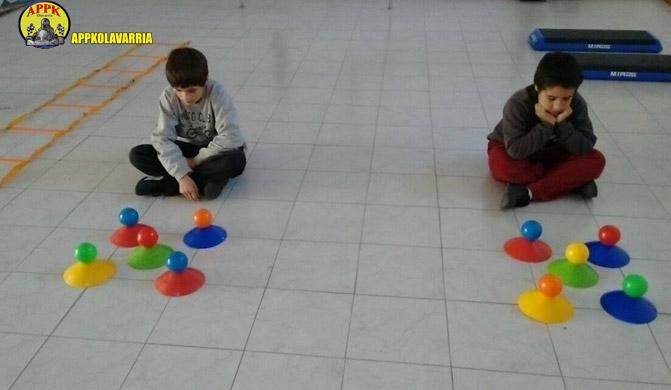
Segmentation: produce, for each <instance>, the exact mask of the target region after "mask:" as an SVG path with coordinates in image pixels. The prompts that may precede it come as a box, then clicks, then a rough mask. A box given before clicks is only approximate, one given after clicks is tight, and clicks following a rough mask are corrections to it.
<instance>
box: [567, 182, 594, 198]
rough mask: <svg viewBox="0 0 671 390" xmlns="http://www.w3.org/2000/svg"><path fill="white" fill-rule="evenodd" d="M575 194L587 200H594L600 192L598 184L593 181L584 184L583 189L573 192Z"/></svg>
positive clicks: (579, 188)
mask: <svg viewBox="0 0 671 390" xmlns="http://www.w3.org/2000/svg"><path fill="white" fill-rule="evenodd" d="M573 193H574V194H576V195H579V196H581V197H583V198H585V199H592V198H596V196H597V195H598V194H599V191H598V189H597V188H596V183H595V182H594V180H592V181H590V182H589V183H587V184H584V185H583V186H582V187H578V188H576V189H575V190H573Z"/></svg>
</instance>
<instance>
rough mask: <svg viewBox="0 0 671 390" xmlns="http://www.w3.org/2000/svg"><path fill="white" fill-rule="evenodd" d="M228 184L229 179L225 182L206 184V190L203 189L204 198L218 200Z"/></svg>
mask: <svg viewBox="0 0 671 390" xmlns="http://www.w3.org/2000/svg"><path fill="white" fill-rule="evenodd" d="M226 183H228V179H224V181H208V182H207V183H206V184H205V188H203V196H204V197H205V198H207V199H216V198H217V197H218V196H219V195H220V194H221V191H222V190H223V189H224V187H225V186H226Z"/></svg>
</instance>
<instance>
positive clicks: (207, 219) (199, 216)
mask: <svg viewBox="0 0 671 390" xmlns="http://www.w3.org/2000/svg"><path fill="white" fill-rule="evenodd" d="M193 223H194V224H195V225H196V227H198V228H200V229H204V228H206V227H209V226H210V225H212V213H211V212H210V211H209V210H206V209H200V210H196V212H195V213H193Z"/></svg>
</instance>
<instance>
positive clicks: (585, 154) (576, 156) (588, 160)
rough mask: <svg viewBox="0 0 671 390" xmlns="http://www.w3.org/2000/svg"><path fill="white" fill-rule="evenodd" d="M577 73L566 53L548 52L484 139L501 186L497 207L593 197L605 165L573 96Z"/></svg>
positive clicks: (583, 106) (578, 81)
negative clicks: (574, 196) (570, 194)
mask: <svg viewBox="0 0 671 390" xmlns="http://www.w3.org/2000/svg"><path fill="white" fill-rule="evenodd" d="M581 83H582V69H581V68H580V65H579V64H578V63H577V61H576V60H575V58H574V57H573V56H571V55H569V54H566V53H548V54H546V55H545V56H544V57H543V58H542V59H541V61H540V63H539V64H538V68H537V69H536V74H535V75H534V84H533V85H530V86H528V87H526V88H524V89H521V90H519V91H517V92H515V93H514V94H513V96H511V97H510V99H508V102H507V103H506V105H505V107H504V108H503V119H502V120H501V121H500V122H499V123H498V124H497V125H496V127H495V128H494V131H493V132H492V133H491V134H489V135H488V136H487V139H489V145H488V147H487V155H488V157H489V169H490V171H491V172H492V176H493V177H494V179H496V180H498V181H502V182H504V183H507V184H506V188H505V192H504V194H503V198H502V199H501V208H502V209H507V208H513V207H522V206H526V205H528V204H529V202H530V201H532V200H533V201H545V200H550V199H554V198H556V197H558V196H560V195H561V194H564V193H566V192H569V191H573V192H574V193H576V194H578V195H580V196H582V197H584V198H594V197H596V196H597V187H596V183H595V182H594V180H595V179H596V178H598V177H599V176H600V175H601V172H602V171H603V168H604V166H605V164H606V160H605V157H604V156H603V154H601V152H599V151H598V150H596V149H594V144H595V143H596V136H595V135H594V130H593V129H592V122H591V121H590V119H589V115H588V112H587V103H586V102H585V99H583V97H582V96H581V95H580V94H579V93H578V92H577V90H578V87H579V86H580V84H581Z"/></svg>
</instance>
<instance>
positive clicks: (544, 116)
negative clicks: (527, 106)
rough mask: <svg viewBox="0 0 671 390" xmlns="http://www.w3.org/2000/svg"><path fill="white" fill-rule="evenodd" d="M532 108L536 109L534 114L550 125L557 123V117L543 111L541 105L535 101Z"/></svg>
mask: <svg viewBox="0 0 671 390" xmlns="http://www.w3.org/2000/svg"><path fill="white" fill-rule="evenodd" d="M534 108H535V109H536V116H537V117H538V118H539V119H540V120H542V121H543V122H545V123H549V124H550V125H552V126H554V125H555V124H556V123H557V119H556V118H555V117H554V116H552V114H550V113H549V112H547V111H545V109H544V108H543V106H541V105H540V104H539V103H536V105H535V106H534Z"/></svg>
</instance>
